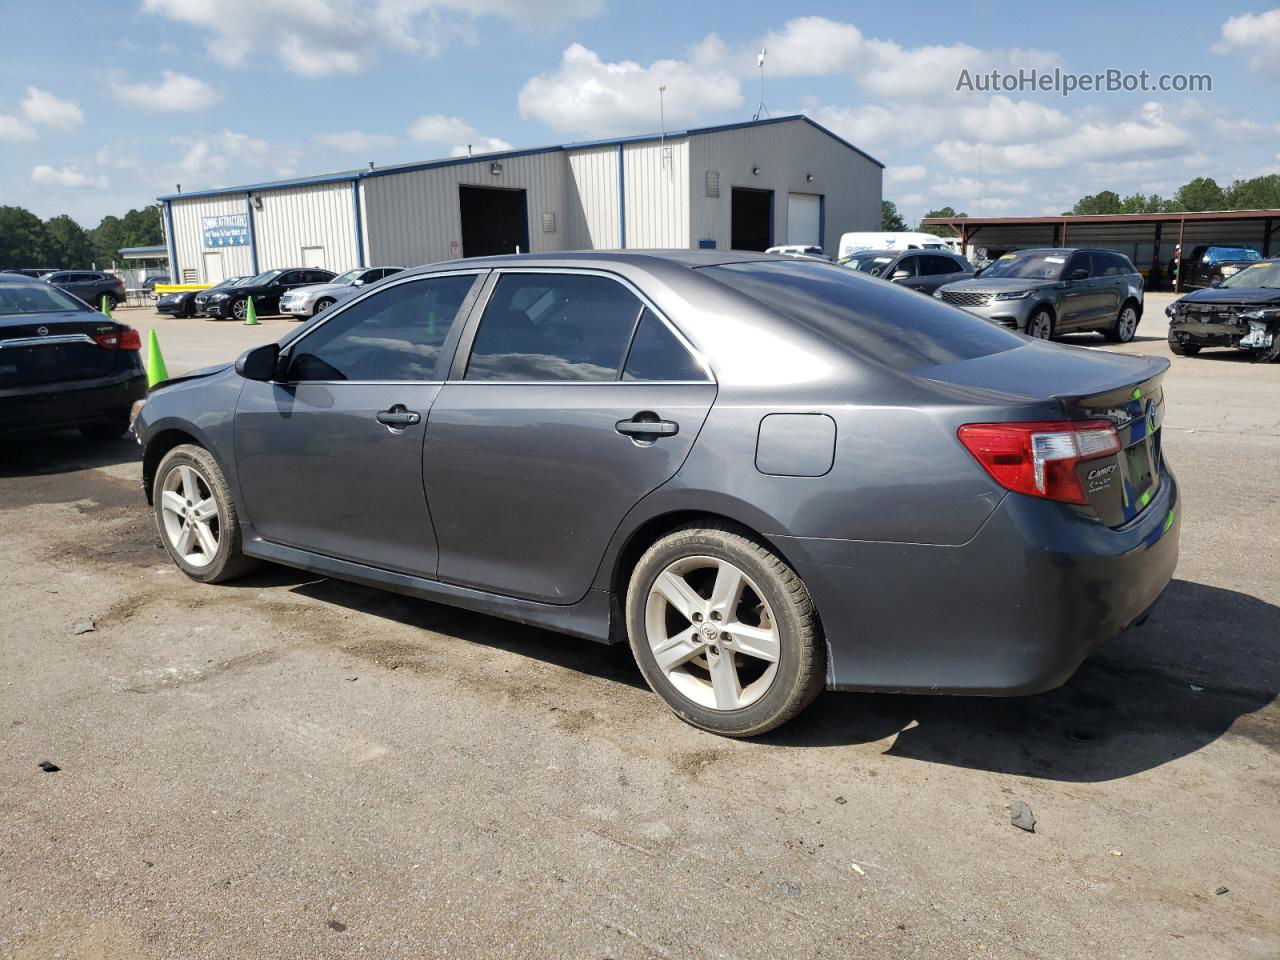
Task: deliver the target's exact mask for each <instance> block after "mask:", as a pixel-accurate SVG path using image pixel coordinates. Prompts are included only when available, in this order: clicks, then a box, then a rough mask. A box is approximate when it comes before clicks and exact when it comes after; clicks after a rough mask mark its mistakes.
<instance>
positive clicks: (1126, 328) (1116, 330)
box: [1101, 300, 1142, 343]
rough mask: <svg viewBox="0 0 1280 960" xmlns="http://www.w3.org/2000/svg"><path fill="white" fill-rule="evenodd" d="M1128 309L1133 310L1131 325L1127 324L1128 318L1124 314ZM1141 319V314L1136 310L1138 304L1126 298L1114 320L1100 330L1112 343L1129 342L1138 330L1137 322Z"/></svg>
mask: <svg viewBox="0 0 1280 960" xmlns="http://www.w3.org/2000/svg"><path fill="white" fill-rule="evenodd" d="M1128 311H1132V312H1133V317H1132V326H1130V324H1129V320H1130V318H1129V317H1128V316H1126V314H1127V312H1128ZM1141 320H1142V314H1140V313H1139V312H1138V305H1137V304H1136V303H1134V302H1133V301H1132V300H1126V301H1125V302H1124V304H1123V305H1122V306H1121V307H1120V312H1119V313H1117V314H1116V322H1115V323H1113V324H1112V325H1111V326H1110V327H1108V328H1107V329H1106V330H1103V331H1101V332H1102V335H1103V336H1104V337H1106V338H1107V339H1108V340H1110V341H1111V342H1112V343H1129V342H1130V341H1131V340H1133V338H1134V335H1135V334H1136V333H1137V332H1138V324H1139V323H1140V322H1141Z"/></svg>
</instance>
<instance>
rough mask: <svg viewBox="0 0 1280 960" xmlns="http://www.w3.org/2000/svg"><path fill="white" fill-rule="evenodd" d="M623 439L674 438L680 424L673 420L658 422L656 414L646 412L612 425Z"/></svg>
mask: <svg viewBox="0 0 1280 960" xmlns="http://www.w3.org/2000/svg"><path fill="white" fill-rule="evenodd" d="M613 428H614V429H615V430H617V431H618V432H619V433H620V434H622V435H623V436H624V437H631V438H633V439H637V440H656V439H657V438H658V437H674V436H675V435H676V434H677V433H679V432H680V424H678V423H676V422H675V421H674V420H660V419H659V418H658V415H657V414H656V413H651V412H650V411H648V410H646V411H643V412H641V413H637V414H636V415H635V416H634V417H632V418H631V419H630V420H619V421H618V422H617V423H615V424H614V425H613Z"/></svg>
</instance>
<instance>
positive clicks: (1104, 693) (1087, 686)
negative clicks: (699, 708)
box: [768, 580, 1280, 782]
mask: <svg viewBox="0 0 1280 960" xmlns="http://www.w3.org/2000/svg"><path fill="white" fill-rule="evenodd" d="M1278 649H1280V607H1276V606H1274V605H1272V604H1270V603H1267V602H1265V601H1262V600H1259V599H1257V598H1256V597H1252V596H1249V595H1247V594H1243V593H1238V592H1237V591H1234V590H1222V589H1219V588H1217V587H1210V586H1205V585H1203V584H1199V583H1192V582H1189V581H1185V580H1175V581H1173V582H1172V583H1171V584H1170V585H1169V589H1168V591H1167V593H1166V595H1165V596H1164V598H1162V600H1161V603H1160V605H1159V606H1157V608H1156V612H1155V614H1154V615H1153V616H1152V619H1151V621H1149V622H1148V624H1146V625H1145V626H1143V627H1139V628H1135V629H1132V630H1130V631H1128V632H1127V633H1125V634H1124V635H1123V636H1121V637H1118V638H1117V639H1116V640H1114V641H1112V642H1111V643H1110V644H1108V645H1106V646H1104V647H1102V648H1101V650H1099V651H1098V653H1096V654H1095V655H1094V656H1093V657H1091V658H1090V659H1088V660H1086V661H1085V663H1084V664H1083V665H1082V666H1081V667H1080V669H1079V670H1078V671H1077V672H1076V674H1075V676H1073V677H1072V678H1071V679H1070V680H1069V681H1068V682H1067V683H1066V684H1065V685H1063V686H1062V687H1060V688H1059V689H1057V690H1053V691H1050V692H1048V693H1043V694H1039V695H1036V696H1031V697H1018V698H977V697H930V696H905V695H886V694H879V695H863V694H841V693H824V694H823V695H822V696H821V697H820V698H819V699H818V701H817V702H815V703H814V704H813V706H812V707H811V708H810V709H809V710H808V711H806V712H805V713H804V714H802V715H801V716H800V717H799V718H797V719H796V720H795V721H793V722H792V723H790V724H788V725H787V726H785V727H782V728H780V729H779V730H777V731H775V732H774V733H773V734H772V735H770V736H769V737H768V739H769V741H770V742H772V743H777V744H790V745H794V746H804V747H831V746H838V745H841V744H849V743H868V742H875V741H878V740H883V739H886V738H888V737H890V736H893V735H894V734H896V737H894V740H893V742H892V744H891V745H890V746H889V747H888V748H887V749H886V750H885V754H886V755H887V756H891V757H900V758H905V759H912V760H923V761H927V762H931V763H944V764H948V765H951V766H961V767H969V768H973V769H980V770H988V771H992V772H998V773H1007V774H1014V775H1018V776H1029V777H1039V778H1043V779H1048V780H1061V781H1070V782H1097V781H1103V780H1113V779H1116V778H1119V777H1125V776H1129V775H1131V774H1134V773H1139V772H1141V771H1144V770H1149V769H1151V768H1153V767H1158V766H1160V765H1162V764H1165V763H1169V762H1170V761H1172V760H1176V759H1178V758H1179V757H1183V756H1186V755H1188V754H1191V753H1194V752H1195V751H1197V750H1199V749H1201V748H1203V747H1205V746H1207V745H1208V744H1210V743H1212V742H1213V741H1214V740H1217V739H1218V738H1219V737H1220V736H1222V735H1223V734H1224V733H1225V732H1227V730H1229V729H1232V728H1233V727H1234V732H1235V733H1236V734H1237V735H1242V736H1246V737H1249V738H1251V739H1254V740H1256V741H1258V742H1260V743H1262V744H1263V745H1264V746H1266V747H1268V748H1269V749H1272V750H1280V730H1277V729H1276V724H1275V723H1274V722H1271V721H1270V719H1269V718H1263V717H1259V716H1255V715H1256V714H1258V711H1260V710H1262V709H1263V708H1264V707H1266V706H1267V705H1268V704H1270V703H1272V702H1273V701H1274V700H1275V699H1276V695H1277V688H1278V687H1280V677H1277V670H1276V659H1277V650H1278Z"/></svg>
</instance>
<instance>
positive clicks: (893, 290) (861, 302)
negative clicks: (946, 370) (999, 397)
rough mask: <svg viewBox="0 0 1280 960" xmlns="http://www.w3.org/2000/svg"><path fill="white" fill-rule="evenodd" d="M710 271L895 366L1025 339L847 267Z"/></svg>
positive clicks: (944, 359) (792, 265) (789, 265)
mask: <svg viewBox="0 0 1280 960" xmlns="http://www.w3.org/2000/svg"><path fill="white" fill-rule="evenodd" d="M702 270H703V272H704V273H706V274H707V275H709V276H712V277H714V278H715V279H716V280H719V281H720V282H721V283H723V284H724V285H725V286H727V287H732V288H733V289H734V290H737V291H738V292H739V293H743V294H746V295H747V296H748V297H751V298H752V299H753V300H756V301H758V302H759V303H762V304H764V305H765V306H766V307H769V308H770V309H772V310H775V311H777V312H778V313H781V314H784V315H785V316H788V317H791V318H792V319H794V320H796V321H797V322H799V323H802V324H804V325H805V326H807V327H810V328H812V329H815V330H818V331H820V332H821V333H823V334H824V335H826V336H828V337H830V338H831V339H832V340H835V341H836V342H837V343H843V344H846V345H847V346H849V347H851V348H853V349H854V350H856V351H857V352H858V353H860V354H862V355H863V356H866V357H870V358H871V359H873V360H877V361H879V362H880V363H883V364H885V365H886V366H889V367H893V368H894V369H895V370H915V369H918V368H920V367H928V366H934V365H937V364H943V363H956V362H958V361H960V360H971V359H973V358H974V357H985V356H988V355H989V354H993V353H1001V352H1003V351H1005V350H1012V349H1013V348H1014V347H1018V346H1021V345H1022V342H1023V341H1022V338H1021V337H1019V336H1018V335H1017V334H1016V333H1012V332H1010V331H1008V330H1005V329H1004V328H1003V327H999V326H997V325H996V324H994V323H991V322H990V321H988V320H983V319H982V318H981V317H975V316H974V315H973V314H971V313H966V312H965V311H963V310H960V309H958V308H956V307H949V306H947V305H946V304H943V303H940V302H938V301H937V300H934V299H933V298H932V297H923V296H921V295H920V294H919V293H916V292H915V291H914V290H907V289H904V288H903V287H899V286H896V285H894V284H891V283H885V282H884V281H883V280H874V279H872V278H870V277H867V276H863V275H860V274H858V273H857V272H855V271H853V270H849V269H847V268H845V267H838V266H833V265H831V264H826V263H806V262H804V261H789V262H785V263H784V262H776V261H761V262H755V263H729V264H722V265H720V266H715V267H703V268H702Z"/></svg>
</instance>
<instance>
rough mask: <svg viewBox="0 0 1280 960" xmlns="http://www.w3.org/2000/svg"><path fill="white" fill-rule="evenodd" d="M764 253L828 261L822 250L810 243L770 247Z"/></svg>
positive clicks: (828, 258)
mask: <svg viewBox="0 0 1280 960" xmlns="http://www.w3.org/2000/svg"><path fill="white" fill-rule="evenodd" d="M765 253H776V254H780V255H781V256H784V257H819V258H821V259H823V260H830V259H831V258H830V257H828V256H827V255H826V254H825V253H823V252H822V248H821V247H819V246H815V245H814V244H812V243H784V244H782V245H781V246H778V247H770V248H769V249H768V250H766V251H765Z"/></svg>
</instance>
